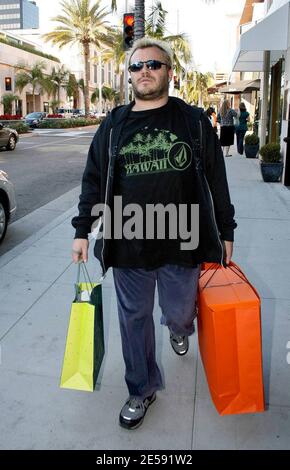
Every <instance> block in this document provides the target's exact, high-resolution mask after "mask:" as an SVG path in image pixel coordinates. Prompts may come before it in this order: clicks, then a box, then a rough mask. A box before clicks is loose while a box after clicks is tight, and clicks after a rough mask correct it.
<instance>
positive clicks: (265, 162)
mask: <svg viewBox="0 0 290 470" xmlns="http://www.w3.org/2000/svg"><path fill="white" fill-rule="evenodd" d="M260 157H261V162H260V163H261V172H262V176H263V180H264V181H266V182H268V183H275V182H277V181H280V179H281V176H282V172H283V162H282V157H281V153H280V144H277V143H274V142H270V143H269V144H266V145H263V147H261V148H260Z"/></svg>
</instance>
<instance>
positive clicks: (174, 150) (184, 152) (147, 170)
mask: <svg viewBox="0 0 290 470" xmlns="http://www.w3.org/2000/svg"><path fill="white" fill-rule="evenodd" d="M120 157H123V158H124V160H125V161H124V162H123V165H124V168H125V170H126V176H132V175H144V174H152V173H160V172H167V171H174V170H179V171H182V170H185V169H186V168H188V167H189V165H190V164H191V161H192V151H191V148H190V146H189V145H188V144H187V143H186V142H180V141H178V137H177V136H176V135H175V134H173V133H171V132H170V131H168V130H160V129H154V130H153V132H152V133H148V127H144V129H142V131H139V132H138V133H137V134H135V135H134V137H133V138H132V140H131V141H130V142H129V143H127V145H126V146H123V147H122V148H121V150H120Z"/></svg>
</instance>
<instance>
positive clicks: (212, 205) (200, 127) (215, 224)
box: [199, 120, 224, 265]
mask: <svg viewBox="0 0 290 470" xmlns="http://www.w3.org/2000/svg"><path fill="white" fill-rule="evenodd" d="M199 129H200V153H201V152H202V149H203V147H202V138H203V135H202V124H201V120H199ZM204 179H205V182H206V185H207V188H208V192H209V195H210V201H211V208H212V214H213V220H214V226H215V229H216V234H217V239H218V241H219V244H220V247H221V250H222V257H221V263H220V264H221V265H223V261H224V247H223V244H222V242H221V240H220V236H219V231H218V226H217V222H216V218H215V211H214V203H213V198H212V194H211V190H210V187H209V184H208V181H207V178H206V175H205V174H204Z"/></svg>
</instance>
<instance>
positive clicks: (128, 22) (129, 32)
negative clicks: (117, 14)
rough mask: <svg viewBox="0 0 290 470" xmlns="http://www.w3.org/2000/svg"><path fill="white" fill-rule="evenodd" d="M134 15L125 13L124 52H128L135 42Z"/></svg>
mask: <svg viewBox="0 0 290 470" xmlns="http://www.w3.org/2000/svg"><path fill="white" fill-rule="evenodd" d="M134 16H135V15H134V13H125V14H124V17H123V41H124V50H125V51H128V50H129V49H130V48H131V47H132V46H133V42H134Z"/></svg>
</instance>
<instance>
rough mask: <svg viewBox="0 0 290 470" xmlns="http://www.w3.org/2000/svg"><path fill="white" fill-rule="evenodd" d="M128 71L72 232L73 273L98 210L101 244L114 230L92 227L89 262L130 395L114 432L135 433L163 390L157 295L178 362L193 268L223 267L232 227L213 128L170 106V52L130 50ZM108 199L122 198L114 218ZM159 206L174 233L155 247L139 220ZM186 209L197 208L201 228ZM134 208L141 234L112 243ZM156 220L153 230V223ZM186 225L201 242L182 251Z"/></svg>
mask: <svg viewBox="0 0 290 470" xmlns="http://www.w3.org/2000/svg"><path fill="white" fill-rule="evenodd" d="M129 64H130V65H129V71H130V75H131V83H132V87H133V91H134V96H135V100H134V101H133V102H132V103H130V104H129V105H128V106H121V107H117V108H115V109H114V110H112V112H111V113H110V115H109V116H108V117H107V118H106V119H105V121H103V122H102V124H101V125H100V128H99V130H98V131H97V133H96V135H95V137H94V139H93V142H92V144H91V147H90V151H89V155H88V160H87V164H86V168H85V171H84V175H83V180H82V191H81V195H80V203H79V215H78V216H77V217H74V218H73V220H72V224H73V226H74V227H75V228H76V234H75V240H74V242H73V249H72V257H73V261H74V262H75V263H77V262H79V261H84V262H86V261H87V259H88V240H87V238H88V233H90V232H91V231H92V225H93V224H94V222H95V221H96V219H97V216H96V215H92V208H93V207H94V206H95V205H96V204H100V203H101V204H105V207H109V208H110V210H111V211H112V212H113V217H112V218H113V220H114V223H113V225H114V227H113V228H114V230H113V231H114V236H113V237H112V236H111V237H109V236H107V234H108V233H109V232H110V230H108V226H109V225H110V226H111V220H110V223H109V221H108V211H106V209H104V213H103V215H102V218H101V219H99V220H101V222H102V228H103V237H102V239H100V238H99V239H98V240H97V241H96V244H95V249H94V252H95V256H96V257H97V258H98V259H99V260H100V262H101V265H102V268H103V272H104V273H105V272H106V270H107V269H108V268H109V267H113V276H114V283H115V289H116V294H117V303H118V314H119V322H120V331H121V338H122V349H123V356H124V361H125V368H126V373H125V380H126V383H127V387H128V390H129V398H128V400H127V401H126V403H125V404H124V406H123V407H122V409H121V412H120V416H119V423H120V425H121V426H123V427H125V428H127V429H135V428H137V427H138V426H139V425H140V424H141V423H142V422H143V419H144V416H145V414H146V411H147V409H148V407H149V406H150V404H151V403H153V401H154V400H155V399H156V391H157V390H160V389H161V388H162V378H161V374H160V371H159V368H158V365H157V363H156V358H155V333H154V322H153V315H152V314H153V306H154V294H155V286H156V284H157V288H158V296H159V305H160V307H161V311H162V316H161V323H162V324H163V325H166V326H167V327H168V328H169V337H170V343H171V346H172V348H173V350H174V352H175V353H176V354H178V355H180V356H182V355H184V354H186V353H187V350H188V337H189V336H190V335H191V334H192V333H193V332H194V323H193V322H194V318H195V315H196V313H195V299H196V292H197V283H198V277H199V271H200V268H199V265H200V263H201V262H203V261H212V262H218V263H222V262H226V263H229V261H230V259H231V256H232V248H233V231H234V228H235V227H236V224H235V222H234V219H233V216H234V208H233V206H232V204H231V202H230V196H229V191H228V184H227V180H226V173H225V167H224V160H223V154H222V151H221V147H220V145H219V143H218V139H217V136H216V135H215V133H214V131H213V129H212V126H211V124H210V122H209V121H208V119H207V118H206V117H205V115H204V113H203V110H201V109H199V108H194V107H191V106H188V105H187V104H185V103H184V102H183V101H182V100H180V99H178V98H173V97H169V96H168V89H169V83H170V81H171V79H172V74H173V71H172V51H171V49H170V48H169V47H168V45H167V44H166V43H163V42H161V41H157V40H155V39H150V38H143V39H141V40H139V41H137V42H136V43H135V44H134V46H133V49H132V51H131V56H130V58H129ZM205 176H206V177H205ZM115 198H122V202H121V204H122V205H121V206H120V209H118V210H117V209H116V207H115V203H114V201H115ZM156 205H158V206H161V207H163V208H164V207H165V208H168V211H169V216H171V215H172V214H174V215H176V214H177V213H178V214H179V218H178V224H177V225H178V227H179V231H178V233H177V227H176V226H175V225H176V224H175V225H174V224H172V223H171V221H170V220H169V221H168V218H167V219H166V217H164V219H163V222H164V224H163V225H164V227H163V229H164V230H163V235H162V236H161V237H160V236H159V235H160V234H159V235H158V234H157V235H156V230H155V229H153V231H152V230H151V229H152V224H153V222H154V216H153V217H147V216H146V214H147V209H148V208H152V206H156ZM193 205H198V207H199V217H198V220H196V212H194V211H192V207H193ZM137 206H138V208H140V211H141V213H142V222H144V223H143V224H142V227H143V232H142V234H140V231H138V233H137V230H136V236H133V237H132V236H127V237H126V236H125V235H124V233H125V232H126V230H124V231H123V233H122V236H119V235H118V236H116V235H115V234H116V231H115V229H116V225H117V224H118V217H119V216H120V213H121V212H122V213H124V214H125V219H126V220H125V221H124V220H123V222H122V223H123V225H122V228H123V229H125V228H126V223H128V215H129V213H130V210H129V209H131V208H132V207H137ZM184 207H186V211H184ZM175 209H176V210H175ZM126 217H127V218H126ZM157 219H158V220H157V222H158V221H159V222H160V219H161V216H160V213H159V217H157ZM173 219H174V218H173ZM136 220H137V219H135V222H136ZM176 220H177V219H176ZM185 220H186V224H187V227H185V223H184V221H185ZM139 221H140V218H139ZM188 222H189V225H190V226H191V227H192V226H193V228H194V227H195V228H196V226H198V231H197V232H198V237H197V238H198V240H195V241H194V240H193V241H192V240H191V242H192V243H188V244H186V243H182V242H183V241H184V240H185V239H188V238H190V232H188V231H187V230H186V229H187V228H188ZM173 225H174V226H173ZM110 228H112V227H110ZM117 232H118V230H117ZM118 233H119V232H118ZM152 233H153V235H152ZM195 233H196V232H195ZM148 234H149V235H148ZM172 234H175V235H174V236H173V235H172ZM185 234H187V235H188V237H186V236H185ZM195 238H196V237H195ZM195 242H196V243H195Z"/></svg>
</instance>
